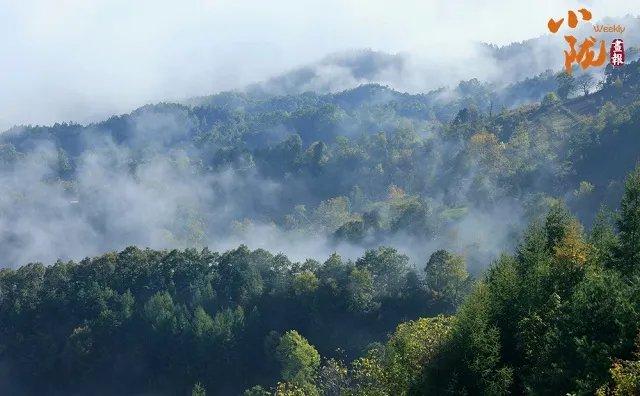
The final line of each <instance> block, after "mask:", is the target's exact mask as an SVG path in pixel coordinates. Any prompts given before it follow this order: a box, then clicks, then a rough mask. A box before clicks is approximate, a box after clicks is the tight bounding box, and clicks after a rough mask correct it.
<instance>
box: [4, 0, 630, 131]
mask: <svg viewBox="0 0 640 396" xmlns="http://www.w3.org/2000/svg"><path fill="white" fill-rule="evenodd" d="M633 3H634V2H632V1H628V0H600V1H596V0H591V1H588V2H575V1H565V0H548V1H540V0H527V1H524V0H522V1H488V0H477V1H468V2H461V1H455V0H431V1H429V0H420V1H418V0H407V1H401V0H395V1H381V0H349V1H347V0H344V1H338V0H324V1H304V0H298V1H292V0H254V1H247V0H192V1H189V0H182V1H163V0H136V1H132V0H50V1H45V0H0V43H1V45H0V130H3V129H5V128H7V127H9V126H10V125H12V124H18V123H25V124H50V123H53V122H56V121H71V120H74V121H79V122H87V121H92V120H98V119H102V118H104V117H106V116H108V115H110V114H113V113H122V112H128V111H130V110H132V109H133V108H135V107H137V106H140V105H142V104H145V103H149V102H158V101H161V100H176V99H180V98H184V97H189V96H195V95H204V94H211V93H215V92H218V91H221V90H225V89H233V88H239V87H242V86H244V85H246V84H247V83H250V82H255V81H259V80H263V79H265V78H268V77H270V76H273V75H274V74H278V73H281V72H284V71H287V70H289V69H291V68H293V67H296V66H300V65H304V64H307V63H310V62H313V61H316V60H318V59H320V58H322V57H324V56H325V55H327V54H329V53H333V52H338V51H344V50H349V49H358V48H371V49H374V50H382V51H387V52H391V53H396V52H410V53H417V54H420V55H421V56H422V57H426V58H427V59H428V58H429V57H430V56H438V57H441V56H443V53H444V52H443V51H442V49H443V48H450V47H451V46H452V45H454V44H456V43H463V42H469V41H485V42H492V43H496V44H506V43H509V42H512V41H521V40H524V39H527V38H532V37H536V36H539V35H542V34H545V33H546V22H547V20H548V19H549V18H550V17H561V16H563V15H566V12H567V10H569V9H578V8H581V7H582V6H586V7H587V8H589V9H590V10H591V11H592V13H593V15H594V19H599V18H603V17H606V16H611V17H613V16H622V15H625V14H633V15H636V14H638V13H640V7H633V6H632V4H633ZM460 48H462V47H460ZM470 67H472V66H470Z"/></svg>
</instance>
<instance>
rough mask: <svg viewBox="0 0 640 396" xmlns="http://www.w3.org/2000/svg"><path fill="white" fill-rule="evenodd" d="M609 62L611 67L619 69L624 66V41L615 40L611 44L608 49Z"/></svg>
mask: <svg viewBox="0 0 640 396" xmlns="http://www.w3.org/2000/svg"><path fill="white" fill-rule="evenodd" d="M609 62H611V66H613V67H621V66H623V65H624V41H622V39H615V40H613V41H612V42H611V48H610V49H609Z"/></svg>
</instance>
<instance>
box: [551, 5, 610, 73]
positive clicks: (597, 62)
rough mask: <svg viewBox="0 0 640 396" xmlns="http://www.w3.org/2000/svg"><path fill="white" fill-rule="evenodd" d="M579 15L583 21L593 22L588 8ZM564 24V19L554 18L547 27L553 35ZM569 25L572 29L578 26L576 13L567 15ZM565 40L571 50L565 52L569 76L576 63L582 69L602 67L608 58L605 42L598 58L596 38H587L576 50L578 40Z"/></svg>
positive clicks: (568, 37)
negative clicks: (595, 46)
mask: <svg viewBox="0 0 640 396" xmlns="http://www.w3.org/2000/svg"><path fill="white" fill-rule="evenodd" d="M578 13H579V14H580V16H581V17H582V20H583V21H589V20H591V17H592V15H591V12H590V11H589V10H587V9H586V8H582V9H580V10H578ZM563 22H564V18H560V19H558V20H557V21H555V20H554V19H553V18H551V19H549V22H548V23H547V27H548V28H549V31H550V32H551V33H556V32H557V31H558V29H560V26H562V23H563ZM567 24H568V25H569V27H570V28H571V29H573V28H575V27H576V26H578V15H577V14H576V13H575V12H574V11H569V12H568V13H567ZM564 39H565V40H566V41H567V43H568V44H569V50H568V51H564V68H565V70H566V72H567V73H568V74H571V72H572V67H573V64H574V63H576V64H578V65H580V67H582V69H586V68H588V67H590V66H602V65H604V62H605V61H606V58H607V51H606V48H605V44H604V40H601V41H600V45H599V50H598V54H597V56H596V52H595V50H594V45H595V44H596V39H595V38H594V37H588V38H586V39H585V40H584V41H583V42H582V43H581V44H580V45H579V48H578V49H576V44H577V43H578V40H577V39H576V38H575V37H574V36H571V35H567V36H564Z"/></svg>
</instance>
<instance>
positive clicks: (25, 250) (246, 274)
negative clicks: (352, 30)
mask: <svg viewBox="0 0 640 396" xmlns="http://www.w3.org/2000/svg"><path fill="white" fill-rule="evenodd" d="M638 21H639V20H638V18H637V17H631V16H626V17H624V18H615V19H611V20H607V19H605V20H604V23H621V24H625V25H626V26H627V27H628V30H627V31H626V32H625V40H626V41H627V42H628V43H632V44H635V43H637V42H638V39H639V38H640V28H639V27H638V26H640V24H639V23H638ZM587 29H590V27H589V28H587V27H584V28H583V30H581V32H582V33H586V32H588V30H587ZM612 37H613V35H611V37H609V36H607V35H602V38H605V39H609V40H610V39H611V38H612ZM554 39H555V37H554ZM562 48H563V42H562V41H561V40H552V38H550V36H541V37H538V38H533V39H530V40H526V41H523V42H517V43H511V44H509V45H504V46H497V45H490V44H474V45H473V46H472V47H470V51H469V52H467V53H466V55H465V57H464V59H461V60H459V61H458V62H455V64H454V65H453V66H449V64H446V63H445V62H443V63H438V61H437V60H436V59H433V58H431V59H422V58H421V57H419V56H417V55H415V54H410V53H401V52H399V53H395V54H391V53H387V52H384V51H376V50H371V49H362V50H355V51H346V52H339V53H335V54H331V55H329V56H326V57H324V58H322V59H321V60H319V61H317V62H315V63H311V64H308V65H304V66H300V67H297V68H294V69H291V70H289V71H287V72H283V73H281V74H278V75H276V76H274V77H271V78H268V79H266V80H264V81H260V82H254V83H251V84H245V85H243V86H241V87H237V89H233V90H229V91H223V92H218V93H215V94H211V95H204V96H202V95H201V96H192V97H188V98H184V99H179V100H171V101H164V102H159V103H154V104H146V105H143V106H141V107H138V108H135V109H132V110H131V111H128V112H126V113H123V114H113V115H111V116H108V117H104V119H100V120H95V121H91V122H84V123H77V122H74V121H65V122H62V121H60V122H57V123H51V124H47V125H37V123H34V124H33V125H29V124H25V125H15V126H12V127H9V128H8V129H7V130H6V131H4V132H2V133H0V191H1V194H0V393H3V394H4V393H6V394H53V395H57V394H87V393H89V394H105V395H110V394H162V395H164V394H167V395H169V394H192V395H205V394H209V395H218V394H221V395H227V394H228V395H237V394H244V395H263V396H264V395H271V394H275V395H406V394H492V395H493V394H593V393H594V392H595V393H597V394H602V395H605V394H606V395H608V394H625V395H626V394H629V395H632V394H637V393H636V392H638V391H640V381H638V379H637V378H640V371H639V367H640V363H639V362H638V359H637V357H638V355H637V353H639V352H640V350H639V349H638V348H639V347H640V345H637V344H636V340H637V335H638V330H639V328H638V323H640V321H639V320H640V300H638V298H637V291H638V287H640V281H639V280H638V279H640V278H639V275H640V261H639V260H640V168H638V161H639V160H640V139H638V136H639V132H640V61H638V50H637V48H635V47H634V46H633V45H629V47H628V48H627V58H626V64H625V66H624V67H622V68H615V69H614V68H612V67H611V66H610V65H608V66H607V67H602V68H591V69H587V70H580V69H578V68H576V69H575V70H574V72H573V74H571V75H569V74H567V73H566V72H563V71H562V70H561V69H560V67H559V64H560V63H561V62H559V61H560V60H561V57H562ZM616 392H618V393H616ZM625 392H627V393H625Z"/></svg>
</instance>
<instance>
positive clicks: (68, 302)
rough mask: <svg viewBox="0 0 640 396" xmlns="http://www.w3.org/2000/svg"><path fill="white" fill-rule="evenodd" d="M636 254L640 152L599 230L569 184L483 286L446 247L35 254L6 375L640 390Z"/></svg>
mask: <svg viewBox="0 0 640 396" xmlns="http://www.w3.org/2000/svg"><path fill="white" fill-rule="evenodd" d="M638 262H640V168H638V169H636V170H635V171H633V172H632V173H631V174H630V175H629V177H628V178H627V180H626V183H625V187H624V194H623V197H622V201H621V204H620V207H619V210H617V211H616V212H611V211H608V210H606V209H603V210H601V211H600V212H599V213H598V214H597V216H596V220H595V221H594V223H593V226H592V227H591V229H590V231H589V232H585V231H584V230H583V227H582V225H581V224H580V222H579V221H578V220H577V219H576V218H575V217H574V216H573V215H571V214H570V212H569V211H568V210H567V208H566V206H565V205H564V204H563V203H562V202H561V201H557V202H555V203H554V204H553V205H551V207H550V209H549V211H548V212H547V214H546V215H545V216H544V217H542V218H540V219H539V220H537V221H534V222H533V223H532V224H531V225H530V226H529V228H528V229H527V231H526V232H525V234H524V235H523V237H522V238H521V242H520V244H519V245H518V247H517V248H516V250H515V252H514V254H513V255H503V256H501V257H500V258H499V259H497V260H496V261H495V262H494V263H493V265H492V266H491V268H490V269H489V270H488V271H487V272H486V274H485V275H484V276H483V277H481V279H479V280H478V281H477V282H475V284H474V285H473V286H472V284H471V281H470V278H469V275H468V273H467V272H466V270H465V265H464V261H463V259H462V258H461V257H460V256H456V255H454V254H451V253H448V252H446V251H436V252H434V253H433V254H432V255H431V257H430V259H429V260H428V262H427V263H426V266H425V270H424V271H423V272H417V271H416V270H415V269H413V268H411V267H410V266H409V265H408V259H407V257H406V256H404V255H402V254H399V253H398V252H397V251H395V250H394V249H390V248H379V249H377V250H371V251H368V252H366V254H365V255H364V256H362V257H360V258H359V259H358V260H356V261H355V262H351V261H344V260H342V259H340V257H339V256H337V255H332V256H331V257H329V259H327V260H326V261H325V262H324V263H319V262H316V261H314V260H307V261H305V262H302V263H294V262H291V261H289V260H288V259H287V258H286V257H285V256H284V255H281V254H280V255H272V254H270V253H268V252H266V251H263V250H255V251H251V250H249V249H247V248H246V247H244V246H241V247H239V248H237V249H234V250H231V251H227V252H225V253H222V254H219V253H214V252H210V251H208V250H206V249H205V250H203V251H197V250H195V249H187V250H185V251H178V250H174V251H154V250H149V249H147V250H141V249H138V248H135V247H131V248H127V249H125V250H124V251H122V252H120V253H108V254H105V255H103V256H100V257H96V258H93V259H85V260H83V261H81V262H79V263H75V262H66V263H65V262H57V263H55V264H54V265H51V266H43V265H42V264H37V263H36V264H28V265H25V266H23V267H20V268H18V269H15V270H12V269H4V270H2V271H0V324H1V326H0V332H1V334H0V335H1V336H2V337H1V338H0V340H1V341H0V347H1V348H0V351H1V353H2V355H1V356H2V364H3V369H4V370H5V373H6V375H5V378H9V379H11V381H8V382H7V384H6V385H5V388H4V389H5V391H7V392H21V393H43V392H44V393H48V394H56V393H69V392H82V391H83V390H86V389H91V390H92V391H96V390H97V392H98V393H100V392H103V393H105V394H111V393H141V392H158V393H167V394H175V393H182V394H188V393H192V394H196V395H201V394H206V393H207V392H209V393H210V394H239V393H242V390H243V389H245V391H244V394H245V395H270V394H275V395H314V394H318V395H402V394H433V393H436V394H521V393H544V394H567V393H570V394H572V393H577V394H583V393H594V392H595V393H596V394H599V395H608V394H620V395H634V394H637V392H638V391H640V381H639V380H638V378H640V363H639V360H638V356H639V355H638V354H639V353H640V349H639V348H640V343H639V342H638V341H637V340H638V339H639V338H638V334H639V330H640V329H639V327H638V320H639V319H640V317H639V315H640V300H639V299H638V296H639V295H640V294H639V293H638V290H639V288H640V267H638ZM470 290H471V292H470V294H469V291H470ZM461 302H462V305H461V307H460V309H459V310H456V307H457V306H458V304H460V303H461ZM438 314H440V315H438ZM447 315H448V316H447ZM420 316H422V317H423V318H420V319H417V318H418V317H420ZM398 322H403V323H401V324H400V325H398V326H397V328H396V329H395V331H393V332H392V333H391V334H390V335H389V337H388V339H387V341H386V342H384V343H379V342H376V341H377V340H379V339H382V338H383V337H384V334H386V333H387V332H388V331H389V330H390V329H392V328H393V327H394V326H395V325H396V324H397V323H398ZM255 384H260V385H255Z"/></svg>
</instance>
